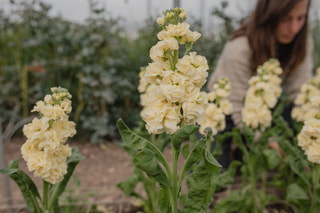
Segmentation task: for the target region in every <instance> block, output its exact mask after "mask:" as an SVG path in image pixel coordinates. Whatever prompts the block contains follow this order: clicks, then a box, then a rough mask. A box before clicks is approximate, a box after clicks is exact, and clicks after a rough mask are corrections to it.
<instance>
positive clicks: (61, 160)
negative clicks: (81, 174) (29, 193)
mask: <svg viewBox="0 0 320 213" xmlns="http://www.w3.org/2000/svg"><path fill="white" fill-rule="evenodd" d="M51 91H52V93H53V94H52V95H46V96H45V98H44V101H39V102H37V103H36V105H35V107H34V109H33V110H32V111H37V112H39V113H40V115H41V118H40V119H39V118H34V119H33V120H32V122H31V123H29V124H26V125H25V126H24V127H23V133H24V135H25V136H26V137H27V141H26V142H25V143H24V144H23V145H22V147H21V153H22V157H23V158H24V159H25V160H26V161H27V166H28V169H29V170H30V171H34V175H35V176H36V177H41V178H42V179H44V180H45V181H47V182H50V183H52V184H55V183H57V182H59V181H61V180H62V179H63V176H64V175H65V174H66V173H67V164H66V160H67V157H69V156H70V155H71V148H70V147H69V146H68V145H64V143H65V142H66V140H67V139H68V138H69V137H72V136H73V135H75V134H76V130H75V123H74V122H72V121H68V113H70V112H71V101H70V100H69V99H70V98H71V95H70V94H69V93H68V91H67V90H66V89H64V88H60V87H58V88H57V87H54V88H52V89H51Z"/></svg>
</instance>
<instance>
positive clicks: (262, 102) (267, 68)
mask: <svg viewBox="0 0 320 213" xmlns="http://www.w3.org/2000/svg"><path fill="white" fill-rule="evenodd" d="M281 74H282V68H281V67H280V63H279V61H278V60H277V59H269V60H268V61H266V62H265V63H264V64H263V65H260V66H259V67H258V68H257V75H255V76H253V77H251V78H250V80H249V84H250V87H249V89H248V91H247V94H246V97H245V102H244V108H243V109H242V120H243V122H244V123H245V124H246V125H247V126H249V127H251V128H261V129H263V128H266V127H268V126H270V125H271V121H272V114H271V109H272V108H273V107H275V105H276V104H277V101H278V98H279V97H280V95H281V93H282V89H281V78H280V77H279V75H281Z"/></svg>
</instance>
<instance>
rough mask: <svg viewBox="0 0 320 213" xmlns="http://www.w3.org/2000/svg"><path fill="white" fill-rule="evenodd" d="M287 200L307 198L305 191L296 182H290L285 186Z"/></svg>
mask: <svg viewBox="0 0 320 213" xmlns="http://www.w3.org/2000/svg"><path fill="white" fill-rule="evenodd" d="M287 199H288V200H308V199H309V197H308V195H307V193H306V192H305V191H304V190H303V189H302V188H301V187H300V186H299V185H298V184H296V183H293V184H290V185H289V186H288V188H287Z"/></svg>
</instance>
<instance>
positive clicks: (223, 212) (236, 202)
mask: <svg viewBox="0 0 320 213" xmlns="http://www.w3.org/2000/svg"><path fill="white" fill-rule="evenodd" d="M243 205H244V197H243V196H241V195H240V193H239V192H238V191H232V192H231V194H230V195H228V196H227V197H226V198H224V199H222V200H220V201H219V202H218V203H217V204H216V205H215V206H214V208H213V211H212V213H215V212H217V213H229V212H234V211H236V212H239V210H240V209H241V208H242V207H243Z"/></svg>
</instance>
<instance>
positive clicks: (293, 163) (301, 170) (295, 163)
mask: <svg viewBox="0 0 320 213" xmlns="http://www.w3.org/2000/svg"><path fill="white" fill-rule="evenodd" d="M289 164H290V168H291V169H292V170H293V171H294V172H295V173H296V174H297V175H298V176H299V177H300V178H301V180H302V181H303V182H304V183H305V184H306V185H307V186H310V182H309V179H308V175H307V172H306V165H305V164H304V162H303V161H302V160H301V158H298V157H295V156H289Z"/></svg>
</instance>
